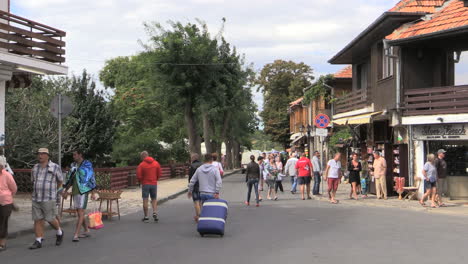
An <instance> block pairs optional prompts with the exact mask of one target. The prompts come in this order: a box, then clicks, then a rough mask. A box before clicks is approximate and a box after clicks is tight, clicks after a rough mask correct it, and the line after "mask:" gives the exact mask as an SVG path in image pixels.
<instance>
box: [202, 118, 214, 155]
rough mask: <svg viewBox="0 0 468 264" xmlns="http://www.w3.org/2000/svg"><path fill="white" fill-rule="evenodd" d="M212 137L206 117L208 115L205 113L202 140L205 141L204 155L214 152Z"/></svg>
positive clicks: (208, 119) (208, 120)
mask: <svg viewBox="0 0 468 264" xmlns="http://www.w3.org/2000/svg"><path fill="white" fill-rule="evenodd" d="M212 137H213V136H212V128H211V122H210V118H209V117H208V113H207V112H205V113H203V138H204V140H205V147H206V153H213V152H214V148H213V145H212V142H211V139H212Z"/></svg>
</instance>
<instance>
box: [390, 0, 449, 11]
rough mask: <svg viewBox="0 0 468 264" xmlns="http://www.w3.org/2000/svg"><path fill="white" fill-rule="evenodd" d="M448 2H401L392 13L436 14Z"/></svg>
mask: <svg viewBox="0 0 468 264" xmlns="http://www.w3.org/2000/svg"><path fill="white" fill-rule="evenodd" d="M445 1H446V0H401V1H400V2H398V4H396V6H395V7H393V8H392V9H390V10H389V11H390V12H424V13H434V12H435V11H436V9H437V8H438V7H441V6H442V5H443V4H444V3H445Z"/></svg>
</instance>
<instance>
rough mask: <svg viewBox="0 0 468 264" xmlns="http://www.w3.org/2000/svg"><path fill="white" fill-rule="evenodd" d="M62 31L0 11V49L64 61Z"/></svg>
mask: <svg viewBox="0 0 468 264" xmlns="http://www.w3.org/2000/svg"><path fill="white" fill-rule="evenodd" d="M65 35H66V33H65V32H64V31H61V30H58V29H55V28H53V27H49V26H46V25H43V24H40V23H37V22H34V21H32V20H29V19H26V18H23V17H20V16H16V15H13V14H11V13H8V12H4V11H0V49H1V48H3V49H6V50H7V51H8V52H10V53H14V54H19V55H24V56H29V57H32V58H35V59H40V60H44V61H48V62H53V63H63V62H65V57H64V55H65V41H63V40H62V38H63V37H65Z"/></svg>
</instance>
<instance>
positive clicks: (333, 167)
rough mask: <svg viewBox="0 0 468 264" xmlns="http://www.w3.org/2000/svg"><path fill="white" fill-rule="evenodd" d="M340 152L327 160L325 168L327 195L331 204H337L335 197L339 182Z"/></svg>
mask: <svg viewBox="0 0 468 264" xmlns="http://www.w3.org/2000/svg"><path fill="white" fill-rule="evenodd" d="M340 159H341V153H336V154H335V157H334V158H333V159H332V160H330V161H328V164H327V169H326V170H325V178H324V180H326V181H327V184H328V197H329V198H330V202H331V203H332V204H337V203H338V201H337V200H336V199H335V196H336V191H337V190H338V185H339V184H340V183H341V162H340Z"/></svg>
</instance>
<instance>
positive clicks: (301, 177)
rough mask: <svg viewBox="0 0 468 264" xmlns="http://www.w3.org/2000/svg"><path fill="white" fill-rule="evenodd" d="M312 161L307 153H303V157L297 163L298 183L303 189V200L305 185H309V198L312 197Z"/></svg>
mask: <svg viewBox="0 0 468 264" xmlns="http://www.w3.org/2000/svg"><path fill="white" fill-rule="evenodd" d="M312 168H313V167H312V163H311V162H310V160H309V159H308V158H307V157H306V154H305V153H302V155H301V159H300V160H298V161H297V163H296V169H297V184H299V188H300V190H301V196H302V200H305V198H304V185H306V187H307V199H309V200H310V199H312V197H310V181H311V180H312V174H311V173H312Z"/></svg>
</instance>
